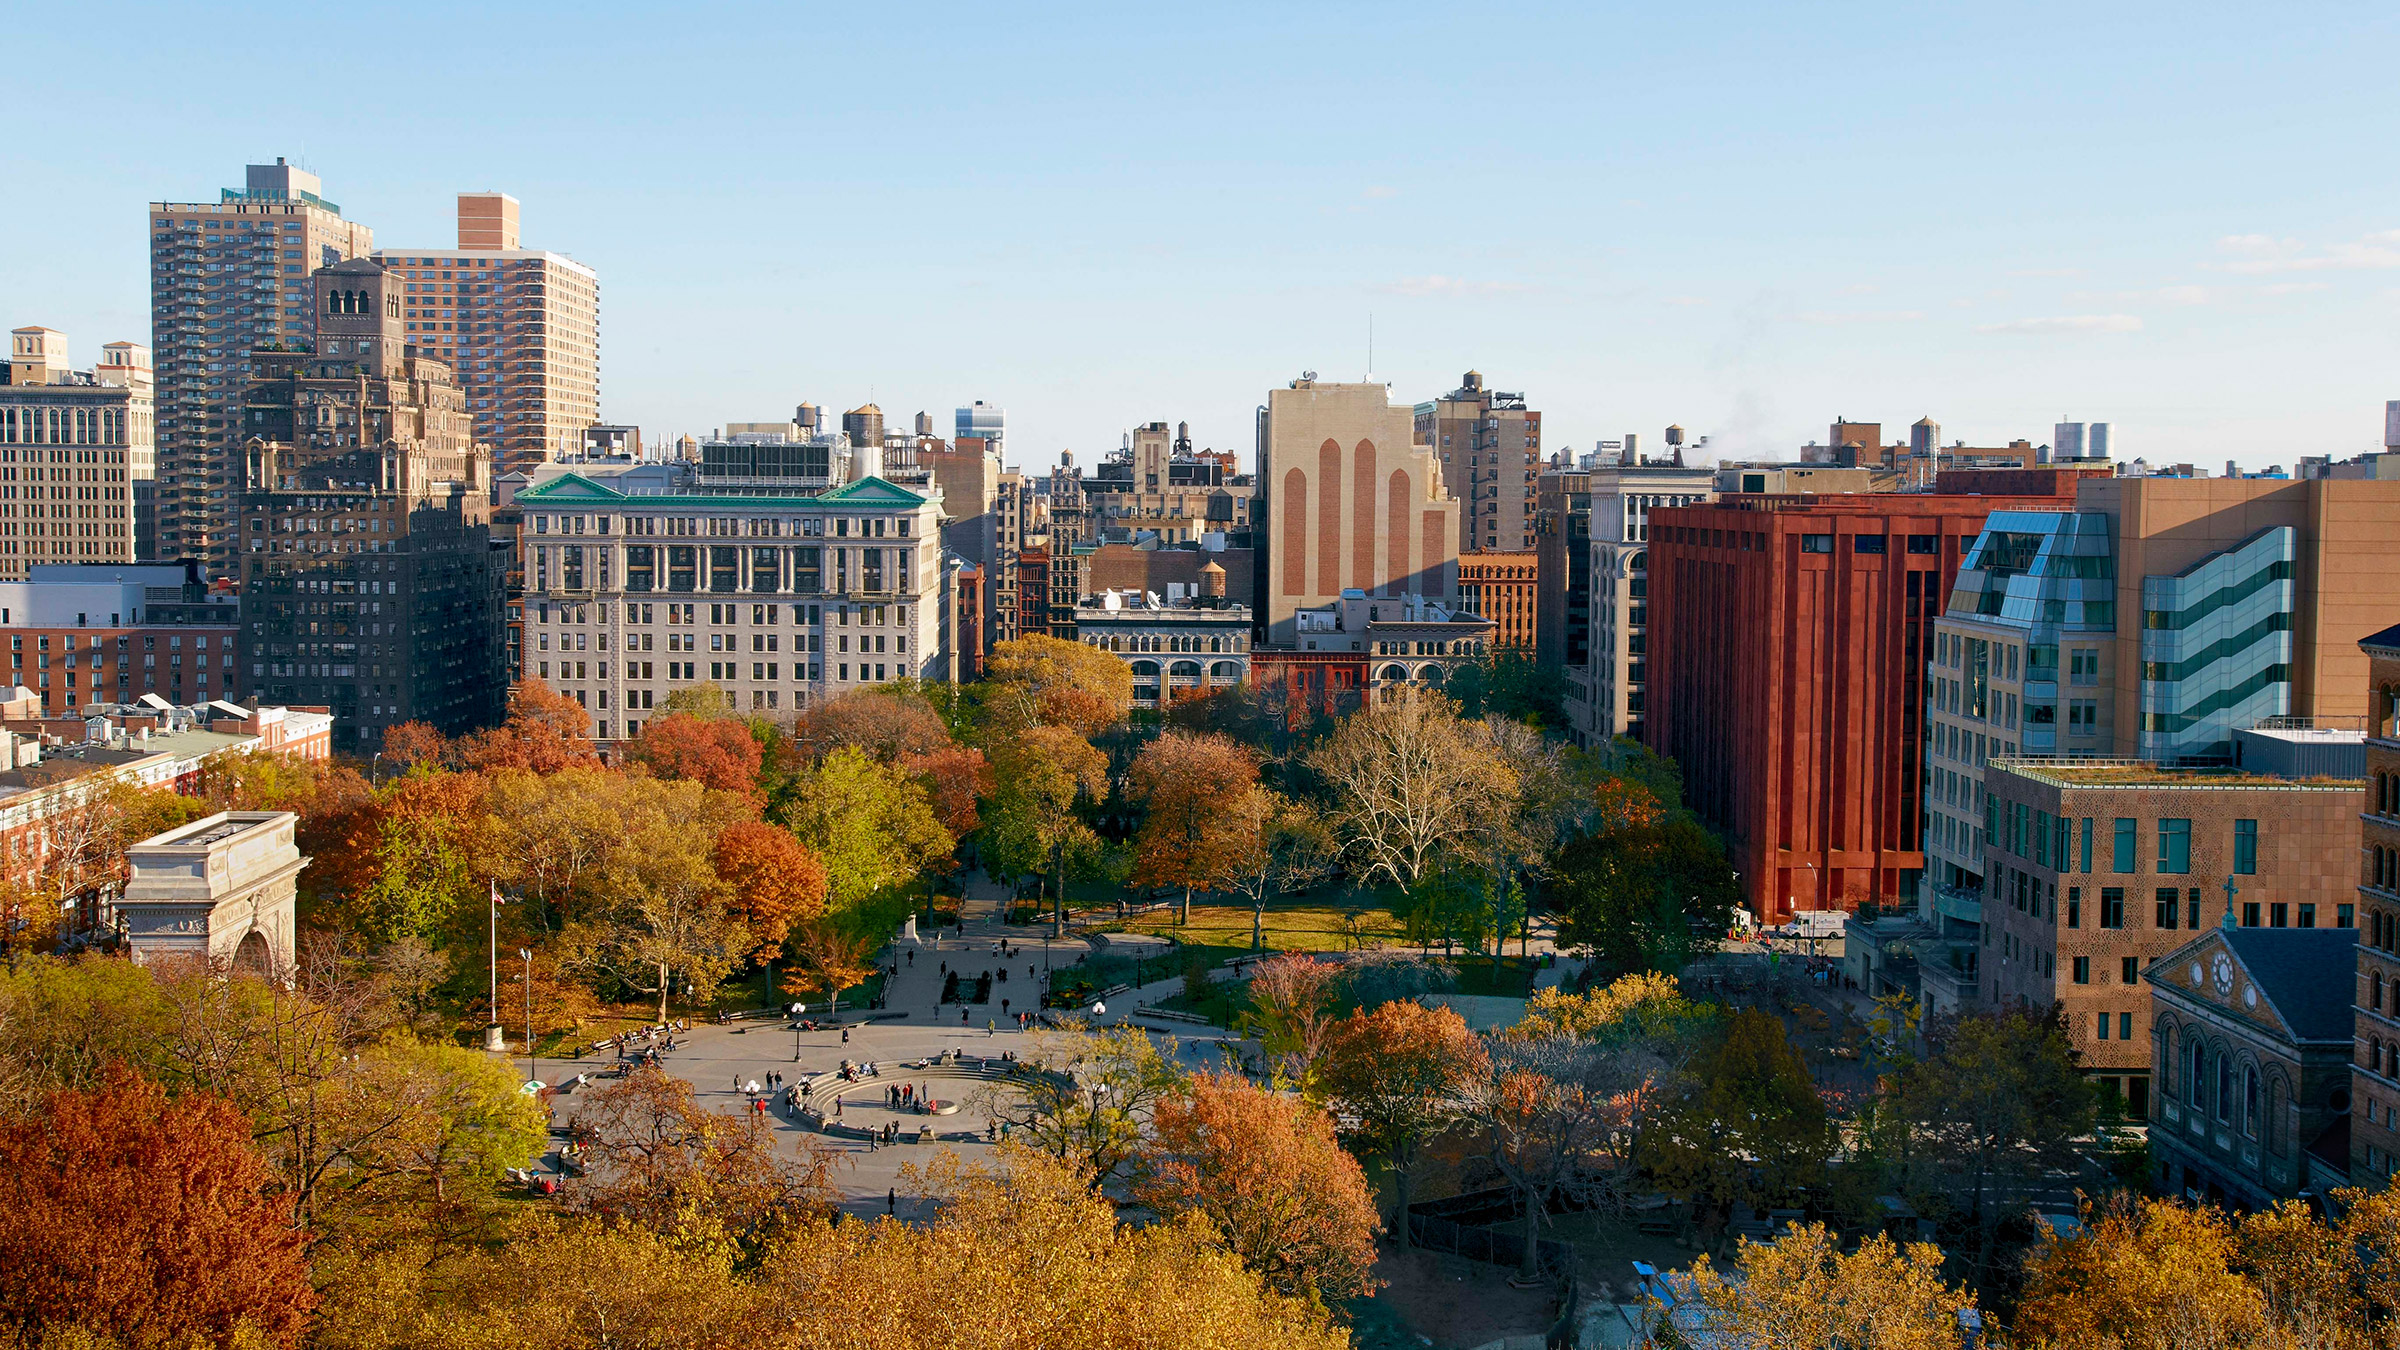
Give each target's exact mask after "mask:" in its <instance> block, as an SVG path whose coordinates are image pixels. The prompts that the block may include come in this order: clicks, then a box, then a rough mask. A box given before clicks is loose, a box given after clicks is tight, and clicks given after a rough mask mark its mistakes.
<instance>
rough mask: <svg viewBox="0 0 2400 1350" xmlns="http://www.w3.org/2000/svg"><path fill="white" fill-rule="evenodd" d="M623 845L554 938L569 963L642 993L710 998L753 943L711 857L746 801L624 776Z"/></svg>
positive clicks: (661, 1002)
mask: <svg viewBox="0 0 2400 1350" xmlns="http://www.w3.org/2000/svg"><path fill="white" fill-rule="evenodd" d="M626 787H627V789H628V791H627V794H626V796H625V798H624V801H623V804H624V807H625V817H624V819H623V821H622V823H621V825H620V829H621V831H622V836H623V844H622V847H621V848H620V849H619V850H618V851H617V852H616V853H615V854H614V855H613V856H612V857H611V858H610V860H609V864H608V867H607V868H606V870H605V872H604V873H603V876H602V878H601V880H602V883H603V884H601V885H600V886H598V887H596V888H595V890H596V892H597V893H596V895H595V897H594V900H595V903H594V904H592V905H591V907H590V908H589V910H588V911H587V913H586V916H585V917H584V918H582V919H580V920H578V921H577V922H575V923H572V924H570V925H569V926H568V927H567V929H566V930H565V932H564V933H563V934H562V935H561V936H562V941H563V942H564V944H565V948H566V951H567V953H568V955H567V957H566V961H567V964H568V966H569V967H570V968H572V969H577V970H581V971H584V972H586V973H589V974H591V975H595V976H598V977H601V978H604V979H607V980H611V981H614V982H616V983H618V984H621V985H623V986H624V987H626V988H628V989H632V990H636V991H639V992H641V993H648V994H656V995H657V996H658V1007H659V1014H658V1015H659V1018H660V1020H662V1021H664V1020H665V1018H666V1015H667V995H668V992H669V990H670V989H671V988H672V987H673V986H675V985H677V984H681V985H683V986H684V987H685V988H687V989H689V990H690V991H691V992H692V993H694V994H695V995H706V994H709V993H711V992H713V991H714V990H715V989H716V987H717V985H718V984H719V983H721V982H722V981H723V980H724V979H725V977H726V976H727V975H728V974H730V973H731V972H732V971H733V968H734V967H735V966H736V965H737V964H738V963H740V962H741V961H742V960H744V959H745V958H746V957H747V956H748V954H749V952H750V951H751V949H752V947H753V945H754V943H753V940H752V938H751V936H750V933H749V930H748V929H747V928H745V927H744V926H743V924H742V922H741V919H740V917H739V916H738V915H736V914H735V913H734V912H733V911H732V909H731V908H730V905H729V901H730V896H729V894H728V889H727V887H726V885H725V883H724V881H723V880H722V879H721V878H720V877H719V876H718V874H717V869H716V866H715V859H714V858H713V856H712V853H713V847H712V846H713V845H714V843H715V841H716V839H717V836H718V835H719V834H721V833H722V832H723V831H724V830H725V829H726V828H727V827H729V826H730V825H732V824H733V823H734V822H735V821H737V820H740V819H743V818H745V817H746V816H747V814H748V803H747V802H746V801H744V800H742V799H740V798H736V797H733V796H731V795H729V794H726V793H721V792H712V791H710V790H708V789H706V788H704V787H702V786H701V785H700V784H698V783H693V782H661V781H658V780H656V779H642V778H633V779H628V780H626Z"/></svg>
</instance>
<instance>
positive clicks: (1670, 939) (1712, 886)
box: [1549, 777, 1740, 974]
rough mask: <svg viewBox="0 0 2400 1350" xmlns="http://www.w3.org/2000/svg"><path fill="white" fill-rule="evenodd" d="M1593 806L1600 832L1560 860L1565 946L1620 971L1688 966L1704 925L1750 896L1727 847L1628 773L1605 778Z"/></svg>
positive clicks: (1719, 926)
mask: <svg viewBox="0 0 2400 1350" xmlns="http://www.w3.org/2000/svg"><path fill="white" fill-rule="evenodd" d="M1592 815H1593V819H1594V825H1593V828H1592V830H1591V832H1590V833H1588V834H1585V835H1582V836H1581V837H1579V838H1576V839H1574V840H1572V841H1570V842H1569V843H1567V844H1566V845H1564V846H1563V847H1561V848H1560V849H1559V850H1558V852H1557V854H1556V856H1555V857H1554V858H1553V859H1552V861H1551V866H1550V885H1549V895H1550V901H1551V904H1552V906H1553V907H1554V908H1555V909H1556V910H1557V911H1558V914H1559V935H1558V940H1559V945H1561V946H1564V947H1573V948H1579V949H1582V950H1585V951H1589V952H1590V953H1591V954H1592V955H1593V956H1594V957H1596V958H1597V959H1598V960H1599V961H1600V962H1601V963H1602V964H1603V965H1605V966H1607V967H1608V968H1610V969H1613V970H1620V971H1636V970H1661V971H1666V972H1668V973H1670V974H1672V973H1673V972H1675V971H1677V970H1680V969H1682V968H1683V966H1684V965H1685V964H1686V963H1688V962H1689V961H1690V960H1691V959H1692V958H1693V957H1694V956H1696V955H1697V954H1698V953H1699V951H1700V950H1701V949H1702V945H1703V940H1702V939H1701V938H1699V937H1696V936H1695V931H1698V932H1714V931H1722V930H1723V929H1724V928H1725V926H1726V925H1728V924H1729V923H1731V922H1732V916H1733V911H1734V909H1735V908H1736V907H1737V906H1738V905H1739V903H1740V891H1739V889H1738V888H1737V885H1736V883H1735V880H1734V875H1733V871H1732V868H1731V866H1730V865H1729V864H1728V863H1727V862H1726V860H1725V852H1724V849H1723V848H1722V846H1720V845H1719V844H1718V843H1717V842H1716V840H1715V839H1714V838H1713V837H1711V836H1710V835H1709V833H1708V832H1707V831H1706V830H1705V829H1703V828H1702V827H1701V826H1700V825H1698V824H1697V823H1696V822H1694V821H1692V820H1689V819H1687V818H1685V817H1683V816H1681V815H1671V814H1670V813H1669V812H1668V811H1667V810H1666V808H1665V805H1664V804H1663V803H1661V802H1660V801H1659V799H1658V798H1657V796H1656V795H1655V794H1653V793H1652V792H1651V791H1650V790H1649V789H1648V788H1646V787H1643V786H1642V785H1641V784H1639V783H1635V782H1632V781H1629V780H1626V779H1622V778H1614V777H1612V778H1608V779H1604V780H1602V782H1601V783H1600V785H1599V788H1598V789H1597V791H1596V792H1595V793H1594V800H1593V803H1592Z"/></svg>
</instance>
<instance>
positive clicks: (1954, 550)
mask: <svg viewBox="0 0 2400 1350" xmlns="http://www.w3.org/2000/svg"><path fill="white" fill-rule="evenodd" d="M2070 490H2071V486H2070ZM2072 504H2073V499H2072V498H2071V497H2045V496H2025V497H1997V496H1965V495H1959V496H1943V495H1932V494H1924V495H1918V494H1900V493H1894V494H1862V495H1858V496H1847V495H1845V496H1839V497H1820V496H1816V495H1813V494H1806V495H1798V496H1767V495H1759V496H1751V495H1744V496H1740V497H1735V498H1728V499H1726V500H1724V501H1719V502H1712V503H1706V504H1702V505H1695V506H1685V507H1673V508H1662V509H1660V510H1657V511H1655V512H1654V513H1653V514H1652V516H1651V520H1650V526H1651V529H1650V569H1649V577H1650V594H1649V604H1650V614H1649V638H1650V653H1649V659H1650V707H1649V715H1648V720H1647V721H1646V722H1645V724H1644V727H1643V739H1644V741H1645V743H1646V744H1647V745H1648V746H1649V747H1650V748H1651V749H1652V750H1655V751H1657V752H1659V753H1661V754H1665V755H1671V756H1673V757H1674V759H1675V760H1676V762H1677V763H1678V764H1680V765H1681V766H1682V769H1683V778H1684V796H1685V799H1686V800H1687V801H1688V802H1689V803H1690V804H1691V806H1692V808H1693V809H1694V810H1695V811H1697V812H1699V813H1700V815H1701V817H1702V818H1703V819H1705V820H1707V821H1709V822H1710V823H1711V824H1713V825H1716V826H1717V827H1719V828H1720V829H1721V830H1723V831H1724V833H1725V835H1726V842H1727V845H1728V848H1729V850H1730V852H1731V854H1732V860H1733V866H1734V869H1735V870H1736V871H1738V872H1739V873H1740V874H1741V885H1742V890H1743V892H1744V894H1745V896H1746V897H1747V900H1748V903H1749V905H1750V908H1751V911H1752V912H1753V913H1755V914H1757V915H1759V916H1760V917H1761V918H1768V919H1772V918H1774V917H1776V916H1779V915H1784V914H1788V913H1790V912H1792V911H1794V910H1810V909H1855V908H1857V907H1858V905H1859V904H1860V903H1861V902H1862V901H1870V900H1871V901H1876V902H1878V903H1881V904H1885V905H1890V904H1894V903H1896V902H1898V901H1899V900H1900V899H1901V898H1902V897H1904V896H1911V895H1913V893H1914V891H1915V885H1916V874H1917V873H1918V872H1919V871H1920V870H1921V869H1922V868H1923V867H1924V865H1925V855H1924V852H1923V847H1924V845H1923V840H1922V823H1923V817H1922V806H1921V803H1920V798H1921V796H1922V789H1923V783H1922V780H1921V775H1922V774H1923V771H1924V766H1923V752H1924V712H1925V641H1926V636H1927V635H1928V634H1929V633H1930V632H1931V631H1932V627H1933V620H1934V619H1935V618H1936V617H1937V616H1938V615H1940V613H1941V612H1942V607H1943V605H1944V603H1945V602H1946V601H1947V600H1948V597H1949V594H1950V583H1951V581H1952V580H1953V579H1954V578H1955V577H1956V576H1957V575H1958V564H1959V560H1960V558H1961V557H1962V556H1963V554H1964V553H1965V551H1966V549H1967V548H1968V547H1969V546H1970V545H1971V544H1973V542H1974V540H1975V536H1976V534H1977V533H1978V532H1979V531H1981V530H1982V528H1983V519H1984V516H1985V515H1986V514H1987V513H1989V512H1992V511H1995V510H2001V509H2004V508H2022V509H2029V510H2042V509H2062V508H2067V507H2070V506H2072Z"/></svg>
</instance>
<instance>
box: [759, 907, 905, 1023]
mask: <svg viewBox="0 0 2400 1350" xmlns="http://www.w3.org/2000/svg"><path fill="white" fill-rule="evenodd" d="M880 945H881V938H880V937H868V936H864V935H861V934H858V933H854V932H849V931H846V930H844V929H843V928H842V927H840V926H839V925H837V924H835V923H833V922H831V921H829V920H827V919H823V918H818V919H814V920H811V921H810V922H807V923H804V924H801V925H800V926H799V928H798V929H797V931H796V932H795V933H794V934H793V938H792V949H793V951H794V952H795V953H796V954H797V955H798V957H799V959H800V963H799V965H798V966H797V967H795V968H794V969H793V970H791V971H790V972H788V973H787V974H786V975H785V976H784V979H783V985H782V989H783V992H785V993H787V994H791V995H793V996H795V997H800V998H807V997H810V996H813V995H817V994H822V995H824V996H825V997H826V999H827V1000H828V1001H829V1002H830V1003H831V1004H832V1005H833V1007H835V1008H837V1009H838V1008H840V1007H841V1004H842V995H843V994H844V993H847V992H848V991H850V990H852V989H855V988H857V987H858V986H859V985H861V984H864V983H866V980H867V977H868V976H870V975H873V974H874V973H875V965H874V957H875V951H876V949H877V947H878V946H880Z"/></svg>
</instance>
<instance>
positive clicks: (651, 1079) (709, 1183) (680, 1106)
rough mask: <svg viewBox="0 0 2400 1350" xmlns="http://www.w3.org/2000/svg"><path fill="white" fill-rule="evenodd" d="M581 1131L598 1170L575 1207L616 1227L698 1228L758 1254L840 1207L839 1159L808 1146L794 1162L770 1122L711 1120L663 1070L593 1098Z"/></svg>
mask: <svg viewBox="0 0 2400 1350" xmlns="http://www.w3.org/2000/svg"><path fill="white" fill-rule="evenodd" d="M576 1124H577V1125H578V1126H579V1127H580V1128H581V1129H582V1130H584V1131H586V1132H587V1136H588V1137H589V1139H590V1140H591V1155H592V1158H593V1160H594V1161H595V1162H596V1163H597V1164H598V1166H596V1167H594V1168H593V1176H592V1178H591V1179H590V1180H588V1181H587V1182H586V1183H585V1184H584V1186H583V1187H581V1188H580V1189H579V1190H578V1192H577V1194H576V1199H575V1203H576V1205H577V1206H578V1207H579V1208H583V1209H586V1210H588V1211H590V1212H592V1213H594V1214H597V1215H600V1216H602V1217H603V1218H606V1219H609V1220H611V1221H614V1222H618V1223H625V1224H631V1225H634V1226H636V1227H640V1228H645V1229H649V1230H651V1231H655V1232H668V1231H673V1230H677V1229H684V1228H686V1227H687V1226H688V1225H690V1224H692V1223H694V1222H695V1221H697V1222H699V1223H703V1224H706V1225H708V1226H709V1227H710V1228H712V1229H714V1230H716V1231H718V1232H720V1233H722V1234H724V1235H725V1236H727V1237H730V1238H735V1239H738V1240H740V1241H741V1242H743V1243H744V1244H745V1245H748V1246H751V1247H754V1248H756V1247H762V1246H765V1245H768V1244H771V1243H772V1242H773V1241H774V1240H775V1239H776V1238H777V1237H778V1236H779V1235H781V1234H784V1233H787V1232H789V1231H790V1230H791V1229H792V1227H793V1226H794V1225H796V1224H798V1223H800V1222H801V1221H802V1220H804V1219H806V1218H808V1217H809V1216H810V1215H812V1214H815V1215H822V1214H823V1213H825V1212H826V1211H828V1210H829V1209H830V1208H831V1207H832V1203H833V1200H834V1191H833V1187H832V1185H831V1183H830V1178H831V1176H832V1173H833V1167H834V1164H835V1160H836V1155H835V1154H834V1153H833V1152H832V1151H831V1150H829V1149H827V1148H825V1147H824V1146H823V1145H821V1144H818V1143H817V1142H816V1141H815V1140H812V1139H806V1138H802V1139H800V1140H798V1141H796V1142H797V1146H798V1149H799V1155H798V1158H797V1159H796V1160H793V1159H787V1158H786V1157H784V1156H783V1154H782V1151H781V1150H780V1149H779V1148H778V1147H777V1144H776V1140H775V1135H774V1129H773V1127H772V1126H771V1125H769V1124H768V1122H767V1121H766V1120H765V1119H764V1118H763V1117H760V1116H757V1115H749V1114H745V1115H738V1116H734V1115H725V1114H722V1113H719V1112H716V1111H711V1110H709V1109H707V1108H706V1107H703V1106H702V1105H700V1103H699V1101H698V1100H697V1099H696V1098H695V1097H694V1096H693V1093H692V1085H691V1084H690V1083H687V1082H685V1081H684V1080H682V1079H680V1078H677V1077H675V1076H674V1075H673V1074H670V1073H667V1072H666V1071H665V1070H663V1069H659V1068H655V1067H652V1066H649V1065H640V1066H637V1067H636V1068H635V1069H634V1070H633V1072H632V1073H630V1074H628V1075H627V1076H626V1077H625V1078H623V1079H621V1080H619V1081H617V1082H614V1083H609V1084H606V1085H604V1086H602V1087H600V1088H598V1089H596V1090H593V1091H592V1092H591V1093H590V1095H589V1099H588V1100H587V1101H585V1102H584V1104H583V1106H582V1108H581V1109H580V1110H579V1111H578V1112H577V1113H576Z"/></svg>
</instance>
